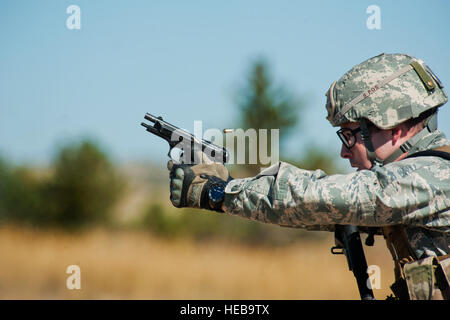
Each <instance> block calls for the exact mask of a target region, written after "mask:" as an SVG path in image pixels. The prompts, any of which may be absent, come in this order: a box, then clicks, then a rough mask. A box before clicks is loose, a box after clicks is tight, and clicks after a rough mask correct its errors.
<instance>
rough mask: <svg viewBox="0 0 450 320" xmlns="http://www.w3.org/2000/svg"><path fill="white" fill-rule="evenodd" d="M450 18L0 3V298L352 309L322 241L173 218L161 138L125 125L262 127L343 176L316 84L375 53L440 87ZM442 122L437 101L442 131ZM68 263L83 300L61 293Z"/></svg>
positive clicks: (438, 14) (289, 9)
mask: <svg viewBox="0 0 450 320" xmlns="http://www.w3.org/2000/svg"><path fill="white" fill-rule="evenodd" d="M73 5H75V6H76V8H75V9H73V7H71V6H73ZM373 6H376V8H377V10H378V11H373ZM449 9H450V4H449V3H448V2H446V1H437V0H435V1H430V2H427V3H425V2H419V1H396V2H389V1H346V2H337V1H331V0H330V1H315V2H311V1H276V2H275V1H252V0H248V1H227V2H219V1H191V2H185V1H153V0H152V1H138V0H134V1H123V0H115V1H101V0H97V1H82V0H73V1H56V0H42V1H25V0H19V1H12V0H6V1H2V2H1V3H0V41H1V44H2V45H1V50H0V254H1V256H2V259H1V262H0V298H2V299H80V298H82V299H358V298H359V294H358V291H357V287H356V283H355V281H354V278H353V275H352V273H351V272H349V271H348V267H347V264H346V260H345V258H344V257H342V256H333V255H331V253H330V247H331V246H332V245H333V243H334V239H333V234H331V233H327V232H307V231H304V230H299V229H291V228H282V227H279V226H275V225H265V224H261V223H257V222H253V221H247V220H244V219H241V218H238V217H233V216H226V215H221V214H217V213H212V212H206V211H198V210H190V209H175V208H173V207H172V206H171V204H170V201H169V191H168V185H169V179H168V172H167V170H166V162H167V160H168V158H167V151H168V146H167V143H166V142H165V141H163V140H161V139H158V138H157V137H155V136H152V135H150V134H148V133H146V132H145V130H144V129H143V128H142V127H141V126H140V122H141V121H142V120H143V116H144V114H145V113H146V112H150V113H152V114H153V115H156V116H163V117H164V119H165V120H167V121H169V122H171V123H173V124H175V125H177V126H179V127H182V128H185V129H186V130H188V131H190V132H193V130H194V121H198V120H201V121H202V124H203V131H206V130H207V129H208V128H219V129H223V128H244V129H246V128H256V129H257V128H267V129H270V128H277V129H280V151H279V152H280V158H281V160H283V161H287V162H290V163H292V164H294V165H297V166H299V167H301V168H305V169H311V170H314V169H318V168H320V169H322V170H324V171H325V172H326V173H328V174H336V173H347V172H350V170H351V168H350V166H349V165H348V164H347V163H346V162H345V161H343V160H342V159H340V158H339V152H340V147H341V145H340V142H339V140H338V138H337V136H336V135H335V131H336V128H332V127H331V126H330V125H329V123H328V121H327V120H326V119H325V117H326V110H325V107H324V106H325V96H324V94H325V92H326V90H327V89H328V88H329V85H330V84H331V82H332V81H334V80H337V79H338V78H339V77H340V76H342V75H343V74H344V73H345V72H346V71H348V70H349V69H350V68H351V67H353V66H354V65H355V64H358V63H360V62H362V61H364V60H366V59H368V58H370V57H372V56H375V55H378V54H380V53H382V52H385V53H408V54H410V55H413V56H416V57H418V58H421V59H423V60H424V61H425V62H426V63H427V64H428V65H429V66H430V67H431V69H432V70H433V71H434V72H435V73H436V74H437V76H438V77H439V78H440V79H441V81H442V82H443V84H444V85H445V84H448V83H450V66H449V63H448V52H450V44H449V42H448V41H447V39H448V32H449V31H450V22H449V20H448V19H447V15H448V12H450V11H449ZM449 120H450V109H449V108H448V106H444V107H443V108H442V109H441V111H440V114H439V127H440V129H441V130H442V131H443V132H444V133H447V134H448V133H449V132H450V130H449V129H450V121H449ZM259 168H260V166H259V164H257V165H233V166H230V167H229V170H230V172H231V175H232V176H233V177H246V176H252V175H254V174H255V173H257V172H258V171H259ZM376 240H377V241H376V244H375V246H374V247H365V248H366V256H367V260H368V263H369V265H377V266H379V267H380V270H381V274H380V279H381V284H380V287H379V289H375V290H374V293H375V295H376V297H377V298H378V299H383V298H385V296H386V295H388V294H390V290H389V285H390V283H391V282H392V281H393V274H392V273H393V263H392V261H391V258H390V256H389V253H388V251H387V249H386V248H385V245H384V240H383V239H382V238H377V239H376ZM70 265H77V266H79V267H80V270H81V289H74V290H69V289H68V288H67V286H66V280H67V278H68V277H69V276H70V274H67V273H66V269H67V267H68V266H70Z"/></svg>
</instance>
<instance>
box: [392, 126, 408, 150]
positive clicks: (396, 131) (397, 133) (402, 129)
mask: <svg viewBox="0 0 450 320" xmlns="http://www.w3.org/2000/svg"><path fill="white" fill-rule="evenodd" d="M407 134H408V129H407V128H406V126H405V125H403V124H400V125H398V126H396V127H395V128H392V129H391V135H392V145H396V144H397V143H399V140H400V139H401V138H402V137H405V136H406V135H407Z"/></svg>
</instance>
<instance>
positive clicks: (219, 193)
mask: <svg viewBox="0 0 450 320" xmlns="http://www.w3.org/2000/svg"><path fill="white" fill-rule="evenodd" d="M223 195H224V188H223V186H221V185H214V186H212V187H211V188H210V189H209V192H208V196H209V199H210V200H211V201H212V202H216V203H217V202H221V201H222V200H223Z"/></svg>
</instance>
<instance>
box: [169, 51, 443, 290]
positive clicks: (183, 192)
mask: <svg viewBox="0 0 450 320" xmlns="http://www.w3.org/2000/svg"><path fill="white" fill-rule="evenodd" d="M326 96H327V103H326V109H327V111H328V116H327V119H328V120H329V121H330V123H331V124H332V125H333V126H334V127H340V129H339V130H338V131H337V135H338V137H339V138H340V140H341V141H342V149H341V157H343V158H345V159H348V160H349V161H350V164H351V166H352V167H354V168H357V171H356V172H354V173H350V174H337V175H331V176H327V175H326V174H325V173H324V172H323V171H322V170H315V171H308V170H303V169H300V168H297V167H294V166H292V165H290V164H288V163H284V162H279V163H277V164H275V165H273V166H271V167H269V168H267V169H266V170H264V171H262V172H261V173H260V174H258V175H257V176H255V177H250V178H244V179H232V178H231V177H230V176H229V173H228V171H227V169H226V168H225V167H224V166H223V165H222V164H218V163H215V164H199V165H193V166H192V165H174V164H173V163H172V162H169V163H168V168H169V170H170V176H171V184H170V190H171V197H170V199H171V201H172V204H173V205H174V206H176V207H194V208H203V209H208V210H215V211H220V212H225V213H228V214H233V215H238V216H241V217H244V218H248V219H252V220H257V221H261V222H266V223H273V224H278V225H281V226H288V227H296V228H306V229H308V230H328V231H333V230H334V228H335V225H337V224H339V225H354V226H358V227H360V229H361V230H365V229H366V230H376V232H378V233H379V234H383V235H384V238H385V239H386V244H387V246H388V248H389V250H390V252H391V254H392V256H393V259H394V261H395V269H394V271H395V276H396V281H395V283H394V284H393V285H392V286H391V289H392V291H393V292H394V294H395V296H396V297H397V298H399V299H443V298H445V299H450V289H449V276H450V255H449V251H450V250H449V249H450V161H449V160H450V141H449V140H447V139H446V138H445V136H444V134H443V133H442V132H441V131H439V130H437V113H438V108H439V107H441V106H442V105H443V104H445V103H446V102H447V95H446V93H445V92H444V90H443V85H442V84H441V82H440V81H439V79H438V78H437V77H436V76H435V75H434V73H433V72H432V71H431V70H430V69H429V68H428V67H427V66H426V65H425V63H424V62H423V61H422V60H419V59H416V58H414V57H411V56H408V55H405V54H381V55H378V56H376V57H373V58H371V59H368V60H366V61H364V62H362V63H361V64H359V65H357V66H355V67H353V68H352V69H351V70H350V71H348V72H347V73H346V74H344V75H343V76H342V77H341V78H340V79H339V80H338V81H337V82H336V81H335V82H333V83H332V85H331V87H330V89H329V90H328V92H327V94H326Z"/></svg>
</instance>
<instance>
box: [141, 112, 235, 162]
mask: <svg viewBox="0 0 450 320" xmlns="http://www.w3.org/2000/svg"><path fill="white" fill-rule="evenodd" d="M144 118H145V119H146V120H149V121H150V122H153V123H154V124H153V125H148V124H146V123H144V122H142V123H141V125H142V126H143V127H145V128H146V129H147V131H148V132H150V133H153V134H154V135H157V136H158V137H160V138H163V139H164V140H166V141H167V142H168V143H169V153H168V156H169V157H170V158H171V159H172V160H173V161H174V162H176V163H186V164H198V163H202V162H220V163H226V162H227V161H228V158H229V153H228V151H227V149H225V148H223V147H219V146H217V145H215V144H213V143H211V142H210V141H207V140H203V139H202V140H201V141H199V140H198V139H197V138H196V137H195V136H194V135H192V134H190V133H189V132H187V131H186V130H183V129H180V128H178V127H176V126H174V125H173V124H170V123H168V122H167V121H164V120H163V118H162V117H155V116H153V115H151V114H150V113H147V114H145V117H144ZM175 152H178V154H176V153H175Z"/></svg>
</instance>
